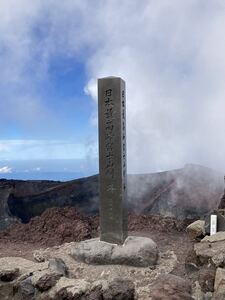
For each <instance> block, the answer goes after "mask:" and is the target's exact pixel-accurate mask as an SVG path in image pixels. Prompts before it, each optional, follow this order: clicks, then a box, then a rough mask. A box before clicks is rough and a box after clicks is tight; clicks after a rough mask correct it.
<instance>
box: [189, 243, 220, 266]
mask: <svg viewBox="0 0 225 300" xmlns="http://www.w3.org/2000/svg"><path fill="white" fill-rule="evenodd" d="M194 251H195V253H196V257H197V260H198V264H199V265H207V264H211V265H214V266H215V267H219V266H221V267H222V266H224V265H225V241H219V242H212V243H209V242H203V243H196V244H195V245H194Z"/></svg>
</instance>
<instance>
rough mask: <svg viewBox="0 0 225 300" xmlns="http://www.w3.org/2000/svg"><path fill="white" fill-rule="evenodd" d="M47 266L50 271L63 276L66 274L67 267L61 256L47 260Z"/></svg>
mask: <svg viewBox="0 0 225 300" xmlns="http://www.w3.org/2000/svg"><path fill="white" fill-rule="evenodd" d="M48 268H49V270H51V271H52V272H55V273H58V274H61V275H63V276H66V275H67V271H68V268H67V266H66V264H65V262H64V261H63V260H62V259H61V258H51V259H49V261H48Z"/></svg>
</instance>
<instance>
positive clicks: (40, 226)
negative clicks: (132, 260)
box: [0, 207, 96, 246]
mask: <svg viewBox="0 0 225 300" xmlns="http://www.w3.org/2000/svg"><path fill="white" fill-rule="evenodd" d="M94 232H96V228H95V225H94V224H93V222H92V220H91V218H89V217H84V216H82V215H81V214H79V213H78V212H77V211H76V209H75V208H73V207H64V208H50V209H47V210H46V211H45V212H44V213H43V214H42V215H41V216H40V217H35V218H33V219H31V220H30V222H29V223H28V224H20V223H18V224H16V225H13V226H11V227H10V228H9V229H8V230H5V231H3V232H1V233H0V238H1V239H8V240H10V241H24V242H33V243H40V244H41V245H47V246H52V245H59V244H62V243H64V242H71V241H81V240H84V239H88V238H91V237H92V235H93V234H94Z"/></svg>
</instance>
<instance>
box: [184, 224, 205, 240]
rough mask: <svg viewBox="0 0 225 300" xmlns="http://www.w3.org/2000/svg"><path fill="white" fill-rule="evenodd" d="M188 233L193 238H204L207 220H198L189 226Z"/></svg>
mask: <svg viewBox="0 0 225 300" xmlns="http://www.w3.org/2000/svg"><path fill="white" fill-rule="evenodd" d="M187 233H188V235H189V237H190V238H191V239H197V238H203V237H204V236H205V221H203V220H197V221H195V222H193V223H191V224H190V225H188V227H187Z"/></svg>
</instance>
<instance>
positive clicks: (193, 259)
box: [185, 249, 199, 273]
mask: <svg viewBox="0 0 225 300" xmlns="http://www.w3.org/2000/svg"><path fill="white" fill-rule="evenodd" d="M198 265H199V261H198V257H197V255H196V253H195V251H194V249H192V250H190V251H189V252H188V254H187V256H186V258H185V269H186V271H187V272H188V273H191V272H196V271H198V270H199V267H198Z"/></svg>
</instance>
